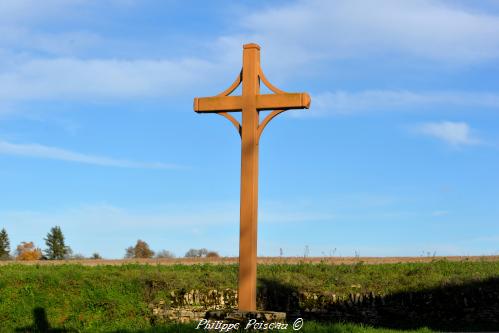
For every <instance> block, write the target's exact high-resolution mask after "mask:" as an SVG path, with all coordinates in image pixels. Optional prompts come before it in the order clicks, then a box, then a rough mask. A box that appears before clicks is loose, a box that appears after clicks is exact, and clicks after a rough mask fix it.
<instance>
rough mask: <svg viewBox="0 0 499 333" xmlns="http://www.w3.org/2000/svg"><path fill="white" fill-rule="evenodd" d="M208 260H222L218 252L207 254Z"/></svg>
mask: <svg viewBox="0 0 499 333" xmlns="http://www.w3.org/2000/svg"><path fill="white" fill-rule="evenodd" d="M206 258H220V255H219V254H218V252H216V251H209V252H208V253H206Z"/></svg>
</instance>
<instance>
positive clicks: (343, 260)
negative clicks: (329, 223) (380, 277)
mask: <svg viewBox="0 0 499 333" xmlns="http://www.w3.org/2000/svg"><path fill="white" fill-rule="evenodd" d="M442 259H446V260H449V261H481V260H483V261H499V256H469V257H465V256H449V257H445V256H435V257H310V258H303V257H282V258H281V257H259V258H258V263H259V264H264V265H270V264H299V263H315V264H317V263H327V264H333V265H339V264H347V265H351V264H356V263H359V262H363V263H364V264H388V263H400V262H431V261H433V260H442ZM237 262H238V258H237V257H222V258H178V259H100V260H94V259H83V260H36V261H14V260H8V261H0V265H8V264H12V263H17V264H24V265H62V264H81V265H84V266H97V265H123V264H147V265H175V264H182V265H195V264H237Z"/></svg>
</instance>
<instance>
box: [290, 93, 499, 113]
mask: <svg viewBox="0 0 499 333" xmlns="http://www.w3.org/2000/svg"><path fill="white" fill-rule="evenodd" d="M429 107H439V108H440V109H441V110H445V109H446V108H452V109H453V110H454V109H455V108H492V109H498V110H499V94H495V93H486V92H480V93H470V92H465V91H433V92H432V91H426V92H415V91H407V90H366V91H359V92H347V91H341V90H340V91H334V92H324V93H320V94H317V95H313V96H312V112H298V111H296V112H293V111H291V112H292V114H293V115H294V116H297V117H307V116H310V117H313V116H327V115H350V114H357V113H364V112H391V111H408V110H415V111H421V110H424V109H425V108H429Z"/></svg>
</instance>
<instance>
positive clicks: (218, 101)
mask: <svg viewBox="0 0 499 333" xmlns="http://www.w3.org/2000/svg"><path fill="white" fill-rule="evenodd" d="M243 80H244V71H243V70H242V69H241V72H240V73H239V75H238V76H237V78H236V79H235V80H234V82H233V83H232V84H231V85H230V86H229V87H228V88H227V89H225V90H224V91H223V92H221V93H219V94H217V95H216V96H214V97H204V98H195V99H194V111H196V112H199V113H217V114H219V115H221V116H223V117H225V118H227V119H228V120H229V121H230V122H231V123H232V125H234V127H235V128H236V130H237V132H238V133H239V136H241V135H242V134H241V133H242V129H243V126H242V125H241V124H240V123H239V121H238V120H237V119H236V118H235V117H234V116H232V115H231V114H229V113H228V112H238V111H242V107H239V104H240V99H241V97H242V96H231V94H232V93H233V92H234V91H235V90H236V89H237V88H238V87H239V86H240V85H241V84H242V83H243ZM258 80H259V82H262V83H263V84H264V85H265V86H266V87H267V88H268V89H269V90H270V91H272V92H273V93H274V94H260V93H259V91H258V92H257V94H256V96H255V97H256V98H257V110H258V111H261V110H272V112H270V113H269V114H268V115H267V116H266V117H265V118H264V119H263V121H262V122H259V124H258V128H257V138H258V141H259V140H260V137H261V135H262V133H263V130H264V129H265V127H266V126H267V124H268V123H269V122H270V121H271V120H272V119H274V118H275V117H276V116H277V115H279V114H281V113H282V112H284V111H287V110H290V109H297V108H306V109H308V108H309V107H310V96H309V95H308V94H306V93H300V94H293V93H287V92H285V91H283V90H281V89H279V88H277V87H276V86H274V85H273V84H272V83H270V82H269V80H268V79H267V77H266V76H265V74H264V73H263V70H262V68H261V67H259V68H258ZM272 96H276V99H277V100H280V102H281V105H280V106H281V107H282V108H280V109H274V105H273V104H274V103H273V102H274V101H272V100H271V99H272ZM259 97H260V98H259ZM258 102H260V103H259V104H260V105H258ZM277 104H278V103H277ZM276 107H278V105H276Z"/></svg>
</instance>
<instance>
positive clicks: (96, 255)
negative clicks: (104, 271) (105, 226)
mask: <svg viewBox="0 0 499 333" xmlns="http://www.w3.org/2000/svg"><path fill="white" fill-rule="evenodd" d="M90 259H102V257H101V255H100V254H99V253H97V252H94V253H92V256H91V257H90Z"/></svg>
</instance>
